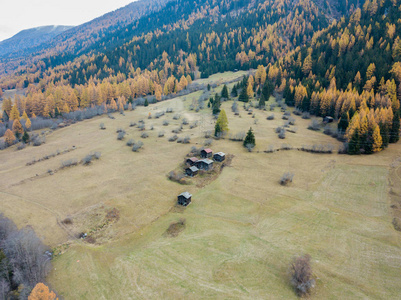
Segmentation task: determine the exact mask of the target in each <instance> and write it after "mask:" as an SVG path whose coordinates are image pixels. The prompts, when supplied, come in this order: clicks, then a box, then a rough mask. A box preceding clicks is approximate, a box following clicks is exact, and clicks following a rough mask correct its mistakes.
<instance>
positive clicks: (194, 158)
mask: <svg viewBox="0 0 401 300" xmlns="http://www.w3.org/2000/svg"><path fill="white" fill-rule="evenodd" d="M188 160H190V161H192V162H196V161H198V159H197V158H196V157H191V158H188Z"/></svg>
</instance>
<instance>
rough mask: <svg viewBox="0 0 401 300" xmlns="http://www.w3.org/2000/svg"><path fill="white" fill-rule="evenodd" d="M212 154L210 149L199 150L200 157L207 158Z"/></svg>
mask: <svg viewBox="0 0 401 300" xmlns="http://www.w3.org/2000/svg"><path fill="white" fill-rule="evenodd" d="M212 155H213V151H212V149H203V150H202V151H201V157H202V158H209V157H212Z"/></svg>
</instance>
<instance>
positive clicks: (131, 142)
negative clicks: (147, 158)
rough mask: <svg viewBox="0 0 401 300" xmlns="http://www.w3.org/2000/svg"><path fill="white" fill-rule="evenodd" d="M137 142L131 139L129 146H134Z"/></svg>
mask: <svg viewBox="0 0 401 300" xmlns="http://www.w3.org/2000/svg"><path fill="white" fill-rule="evenodd" d="M134 144H135V141H134V139H129V140H128V142H127V146H129V147H132V146H133V145H134Z"/></svg>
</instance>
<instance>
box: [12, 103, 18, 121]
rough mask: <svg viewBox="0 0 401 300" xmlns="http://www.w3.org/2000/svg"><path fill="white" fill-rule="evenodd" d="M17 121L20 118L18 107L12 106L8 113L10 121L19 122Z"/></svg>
mask: <svg viewBox="0 0 401 300" xmlns="http://www.w3.org/2000/svg"><path fill="white" fill-rule="evenodd" d="M19 119H20V117H19V111H18V107H17V105H16V104H14V105H13V108H12V109H11V112H10V120H19Z"/></svg>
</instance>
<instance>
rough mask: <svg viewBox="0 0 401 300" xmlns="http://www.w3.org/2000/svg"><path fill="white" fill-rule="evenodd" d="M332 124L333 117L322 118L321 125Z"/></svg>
mask: <svg viewBox="0 0 401 300" xmlns="http://www.w3.org/2000/svg"><path fill="white" fill-rule="evenodd" d="M333 122H334V119H333V117H328V116H326V117H324V118H323V123H333Z"/></svg>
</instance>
